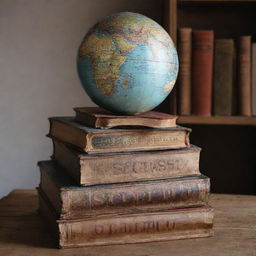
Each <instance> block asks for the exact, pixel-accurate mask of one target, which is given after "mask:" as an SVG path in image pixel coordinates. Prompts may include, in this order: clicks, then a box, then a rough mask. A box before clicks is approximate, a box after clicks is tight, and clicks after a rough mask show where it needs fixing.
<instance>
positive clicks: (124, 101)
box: [77, 12, 178, 115]
mask: <svg viewBox="0 0 256 256" xmlns="http://www.w3.org/2000/svg"><path fill="white" fill-rule="evenodd" d="M77 68H78V74H79V77H80V79H81V82H82V85H83V87H84V89H85V91H86V92H87V94H88V95H89V96H90V97H91V99H92V100H93V101H94V102H95V103H96V104H97V105H99V106H101V107H103V108H105V109H107V110H110V111H112V112H115V113H119V114H120V113H121V114H125V115H135V114H139V113H143V112H146V111H149V110H152V109H153V108H155V107H156V106H158V105H159V104H160V103H161V102H162V101H163V100H164V99H165V98H166V97H167V96H168V94H169V93H170V92H171V90H172V88H173V86H174V84H175V81H176V78H177V74H178V57H177V52H176V49H175V47H174V45H173V42H172V40H171V38H170V36H169V35H168V33H167V32H166V31H165V30H164V29H163V28H162V27H161V26H160V25H159V24H157V23H156V22H155V21H153V20H152V19H150V18H148V17H146V16H144V15H141V14H137V13H130V12H123V13H117V14H113V15H111V16H108V17H106V18H104V19H102V20H101V21H99V22H98V23H97V24H96V25H95V26H94V27H92V28H91V29H90V30H89V32H88V33H87V34H86V36H85V38H84V40H83V42H82V44H81V46H80V48H79V52H78V58H77Z"/></svg>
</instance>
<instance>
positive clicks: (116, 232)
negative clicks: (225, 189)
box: [39, 195, 214, 248]
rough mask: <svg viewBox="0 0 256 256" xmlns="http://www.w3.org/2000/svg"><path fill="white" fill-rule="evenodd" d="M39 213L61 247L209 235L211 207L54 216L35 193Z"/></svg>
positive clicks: (47, 203)
mask: <svg viewBox="0 0 256 256" xmlns="http://www.w3.org/2000/svg"><path fill="white" fill-rule="evenodd" d="M39 213H40V215H41V216H42V217H43V218H44V219H45V220H46V223H47V224H48V226H49V228H50V229H51V230H52V234H53V235H54V236H55V237H56V239H57V243H58V245H59V247H61V248H71V247H80V246H92V245H107V244H127V243H142V242H152V241H168V240H177V239H184V238H198V237H209V236H212V235H213V230H212V227H213V216H214V214H213V208H211V207H209V206H208V207H201V208H188V209H186V210H184V209H178V210H171V211H163V212H151V213H141V214H125V215H110V216H101V217H98V218H97V219H95V218H86V219H69V220H63V219H57V218H56V215H55V213H54V210H53V209H52V207H51V205H50V204H49V202H48V201H47V200H45V199H44V198H43V197H41V196H40V195H39Z"/></svg>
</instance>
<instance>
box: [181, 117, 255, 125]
mask: <svg viewBox="0 0 256 256" xmlns="http://www.w3.org/2000/svg"><path fill="white" fill-rule="evenodd" d="M177 123H178V124H182V125H183V124H202V125H250V126H256V116H179V118H178V120H177Z"/></svg>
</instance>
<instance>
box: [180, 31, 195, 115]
mask: <svg viewBox="0 0 256 256" xmlns="http://www.w3.org/2000/svg"><path fill="white" fill-rule="evenodd" d="M191 33H192V29H191V28H181V29H179V30H178V52H179V60H180V70H179V77H178V86H179V100H178V106H179V107H178V109H179V114H180V115H190V113H191V46H192V37H191Z"/></svg>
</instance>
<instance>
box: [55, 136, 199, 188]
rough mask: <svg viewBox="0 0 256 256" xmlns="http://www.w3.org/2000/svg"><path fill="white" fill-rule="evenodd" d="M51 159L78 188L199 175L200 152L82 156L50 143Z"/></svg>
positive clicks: (72, 149)
mask: <svg viewBox="0 0 256 256" xmlns="http://www.w3.org/2000/svg"><path fill="white" fill-rule="evenodd" d="M53 145H54V147H53V148H54V151H53V156H52V159H53V160H55V161H57V162H58V164H59V165H60V166H62V167H63V168H64V169H65V171H67V172H68V173H69V174H70V175H71V176H72V177H73V178H74V179H75V181H76V182H77V184H79V185H82V186H88V185H95V184H106V183H120V182H131V181H142V180H153V179H165V178H176V177H182V176H189V175H199V174H200V172H199V158H200V151H201V149H200V148H198V147H196V146H193V145H192V146H190V147H189V148H184V149H173V150H161V151H147V152H126V153H105V154H86V153H81V152H80V151H78V150H76V149H75V148H73V147H71V146H68V145H67V144H64V143H62V142H59V141H57V140H53Z"/></svg>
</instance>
